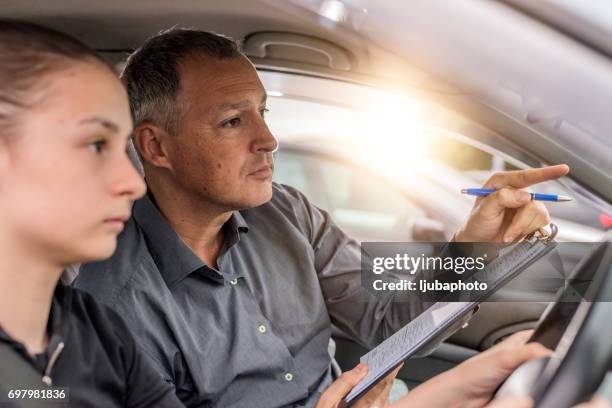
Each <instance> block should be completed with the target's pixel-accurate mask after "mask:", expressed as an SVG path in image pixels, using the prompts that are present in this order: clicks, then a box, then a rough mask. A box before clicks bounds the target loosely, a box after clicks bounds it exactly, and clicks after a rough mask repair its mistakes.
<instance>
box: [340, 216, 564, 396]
mask: <svg viewBox="0 0 612 408" xmlns="http://www.w3.org/2000/svg"><path fill="white" fill-rule="evenodd" d="M549 228H550V231H548V230H546V229H544V228H541V229H540V230H538V231H536V232H535V233H533V234H531V235H530V236H527V237H526V238H525V240H523V241H521V242H518V243H515V244H511V245H510V246H508V247H506V248H503V249H502V250H501V251H500V253H499V254H498V256H497V257H495V259H493V260H491V262H489V263H488V264H487V265H486V266H485V267H484V268H483V269H482V270H481V271H479V272H476V273H475V274H474V275H472V276H471V277H469V278H468V279H466V282H469V281H477V280H479V279H480V280H481V281H482V280H485V281H486V282H488V287H487V289H486V290H483V291H482V292H480V293H479V294H478V295H476V296H475V297H474V296H472V299H470V301H466V302H461V301H452V302H449V301H447V300H448V298H449V297H450V296H448V297H442V299H441V301H439V302H436V303H434V304H433V305H432V306H430V307H429V308H428V309H426V310H425V311H424V312H423V313H421V314H420V315H418V316H417V317H416V318H414V319H413V320H412V321H411V322H410V323H408V324H407V325H406V326H404V327H403V328H401V329H400V330H398V331H397V332H396V333H395V334H393V335H392V336H391V337H389V338H387V339H386V340H385V341H383V342H382V343H380V344H379V345H378V346H377V347H375V348H374V349H372V350H370V351H369V352H368V353H366V354H364V355H363V356H362V357H361V359H360V362H362V363H365V364H367V365H368V374H367V376H366V378H364V379H363V380H362V381H361V382H360V383H359V384H357V385H356V386H355V387H354V388H353V389H352V390H351V392H349V394H348V395H347V396H346V397H345V399H344V400H343V401H342V402H341V403H340V408H348V407H350V406H351V405H353V404H354V403H356V402H357V401H358V400H359V398H361V397H362V396H363V395H365V394H366V393H367V392H368V391H369V390H370V389H371V388H372V387H374V386H375V385H376V384H377V383H378V382H379V381H381V380H382V379H383V378H385V377H386V376H387V374H389V373H390V372H391V371H393V370H394V369H395V368H396V367H397V366H399V365H400V364H401V363H402V362H404V361H405V360H407V359H409V358H410V357H413V356H415V355H416V354H417V353H419V354H425V353H423V351H433V350H434V349H435V348H436V347H437V346H438V345H439V344H440V343H442V342H443V341H444V340H446V339H447V338H449V337H450V336H451V335H452V334H453V333H455V332H456V331H458V330H459V329H460V328H462V327H464V326H465V324H466V323H467V321H469V319H470V318H471V317H472V316H473V315H474V313H475V312H476V311H477V310H478V305H479V304H480V303H481V302H482V301H484V300H485V299H486V298H487V297H489V296H491V295H492V294H493V293H495V292H496V291H497V290H499V289H500V288H501V287H502V286H504V285H505V284H506V283H508V282H509V281H510V280H512V279H513V278H515V277H516V276H518V275H519V274H520V273H521V272H523V271H524V270H525V269H527V268H528V267H529V266H530V265H531V264H533V263H534V262H536V261H537V260H538V259H540V258H542V257H543V256H544V255H546V254H547V253H548V252H550V251H551V250H552V249H553V248H554V247H555V246H556V241H554V238H555V236H556V235H557V232H558V228H557V226H556V225H554V224H550V225H549ZM483 278H484V279H483Z"/></svg>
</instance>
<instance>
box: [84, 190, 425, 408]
mask: <svg viewBox="0 0 612 408" xmlns="http://www.w3.org/2000/svg"><path fill="white" fill-rule="evenodd" d="M224 233H225V243H224V246H223V248H222V250H221V253H220V255H219V257H218V259H217V264H218V266H219V268H218V270H217V269H213V268H211V267H209V266H207V265H205V264H204V263H203V262H202V260H201V259H200V258H199V257H198V256H196V255H195V254H194V253H193V252H192V251H191V249H190V248H189V247H188V246H187V245H186V244H185V243H184V242H183V241H182V240H181V238H180V237H179V236H178V235H177V234H176V233H175V232H174V230H173V229H172V228H171V227H170V226H169V224H168V223H167V222H166V220H165V219H164V217H163V215H162V214H161V213H160V212H159V210H158V209H157V208H156V206H155V205H154V203H153V202H152V201H151V199H150V198H149V197H144V198H142V199H140V200H139V201H137V202H136V203H135V204H134V210H133V217H132V218H131V219H130V220H129V221H128V223H127V224H126V227H125V229H124V231H123V232H122V233H121V235H120V236H119V243H118V248H117V251H116V252H115V254H114V255H113V256H112V258H110V259H109V260H106V261H103V262H97V263H92V264H87V265H84V266H83V267H82V268H81V272H80V274H79V277H78V278H77V280H76V286H77V287H79V288H81V289H84V290H87V291H89V292H90V293H91V294H92V295H93V296H94V297H96V298H97V299H98V300H100V301H102V302H103V303H106V304H108V305H109V306H111V307H112V308H114V309H115V310H116V311H118V312H119V313H120V314H121V315H122V316H123V317H124V318H125V319H126V321H127V323H128V325H129V327H130V328H131V329H132V330H133V331H134V335H135V338H136V339H137V341H138V342H139V344H140V346H141V347H142V348H143V349H144V351H145V352H146V353H147V354H148V355H149V356H150V357H151V358H152V359H153V360H154V362H155V363H157V366H158V367H159V369H160V370H161V371H162V373H163V374H164V375H165V376H166V378H167V380H168V381H169V382H172V383H173V384H174V385H175V387H176V392H177V394H178V396H179V398H181V400H183V401H184V402H185V403H186V404H187V405H189V406H219V407H280V406H291V405H295V406H302V405H304V406H313V405H314V404H315V403H316V401H317V400H318V398H319V395H320V392H321V391H323V390H324V389H325V388H326V387H327V386H328V385H329V384H330V383H331V381H332V372H331V368H330V363H331V357H330V355H329V353H328V342H329V339H330V328H331V323H332V322H333V323H334V324H335V325H336V326H337V327H338V328H339V329H341V330H342V331H343V332H344V333H346V334H347V335H348V336H350V337H351V338H353V339H354V340H355V341H357V342H359V343H361V344H363V345H365V346H366V347H372V346H374V345H376V344H377V343H378V342H380V341H382V340H383V339H384V338H386V337H387V336H389V335H391V334H392V333H393V332H394V331H395V330H397V329H398V328H400V327H401V326H403V325H404V324H406V323H407V322H408V321H409V320H410V319H411V318H412V317H414V316H415V315H416V314H418V313H419V312H420V310H414V308H411V307H409V306H408V304H406V303H392V302H390V300H391V298H385V297H379V296H376V297H375V296H372V295H371V294H369V293H368V292H367V291H366V290H365V289H363V288H362V286H361V276H360V266H361V264H360V247H359V244H358V243H357V242H356V241H354V240H353V239H350V238H349V237H348V236H347V235H346V234H344V233H343V232H342V231H341V230H340V229H339V228H338V227H337V226H336V225H335V224H334V223H333V222H332V220H331V219H330V217H329V215H328V214H327V213H325V212H324V211H322V210H320V209H318V208H317V207H315V206H313V205H312V204H310V203H309V202H308V200H307V199H306V198H305V197H304V196H303V195H302V194H301V193H300V192H298V191H296V190H295V189H293V188H290V187H287V186H282V185H278V184H274V186H273V197H272V199H271V201H269V202H268V203H266V204H264V205H262V206H259V207H256V208H252V209H248V210H244V211H236V212H234V214H233V216H232V217H231V219H230V220H229V221H228V222H227V223H226V224H225V225H224Z"/></svg>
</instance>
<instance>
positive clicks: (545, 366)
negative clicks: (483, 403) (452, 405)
mask: <svg viewBox="0 0 612 408" xmlns="http://www.w3.org/2000/svg"><path fill="white" fill-rule="evenodd" d="M611 238H612V235H610V234H608V235H607V236H606V237H605V239H604V240H603V241H602V242H599V243H597V244H596V245H595V247H594V248H593V250H592V251H591V252H590V253H589V254H588V255H587V256H585V257H584V258H583V259H582V260H581V261H580V262H579V263H578V265H576V268H575V269H574V271H573V273H572V275H571V277H570V279H569V281H568V283H567V284H566V285H565V286H564V287H562V288H561V289H560V290H559V292H558V293H557V296H556V298H555V301H554V302H553V303H551V305H549V307H548V308H547V309H546V310H545V312H544V314H543V315H542V317H541V319H540V321H539V323H538V325H537V327H536V329H535V331H534V333H533V335H532V337H531V339H530V340H529V341H535V342H538V343H541V344H543V345H544V346H546V347H548V348H549V349H551V350H554V354H553V356H552V357H550V358H541V359H535V360H531V361H529V362H527V363H525V364H523V365H522V366H521V367H519V368H518V369H517V370H516V371H515V372H514V373H512V375H510V377H508V379H507V380H506V381H505V382H504V383H503V384H502V385H501V386H500V388H499V389H498V390H497V393H496V394H495V398H500V397H504V396H509V395H513V396H529V397H531V398H532V399H533V401H534V404H535V406H536V407H539V408H562V407H571V406H573V405H575V404H578V403H580V402H584V401H586V400H588V399H589V398H590V396H591V394H592V393H593V392H594V391H595V390H596V389H597V387H598V386H599V384H600V383H601V381H602V379H603V377H604V375H605V374H606V372H607V370H608V366H609V363H610V361H612V239H611ZM576 288H579V289H580V290H579V292H580V293H581V294H582V296H581V299H580V300H576V298H575V295H576V292H575V290H576Z"/></svg>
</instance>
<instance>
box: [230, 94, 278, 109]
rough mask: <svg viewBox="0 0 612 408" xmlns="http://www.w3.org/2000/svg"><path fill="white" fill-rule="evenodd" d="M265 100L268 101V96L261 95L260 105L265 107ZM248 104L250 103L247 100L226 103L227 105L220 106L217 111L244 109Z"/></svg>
mask: <svg viewBox="0 0 612 408" xmlns="http://www.w3.org/2000/svg"><path fill="white" fill-rule="evenodd" d="M267 100H268V95H266V94H263V97H262V98H261V105H265V103H266V101H267ZM250 104H251V101H249V100H244V101H240V102H227V103H224V104H221V105H220V106H219V110H220V111H225V110H231V109H236V110H240V109H244V108H246V107H248V106H249V105H250Z"/></svg>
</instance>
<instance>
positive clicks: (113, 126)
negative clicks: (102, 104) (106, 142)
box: [79, 116, 119, 133]
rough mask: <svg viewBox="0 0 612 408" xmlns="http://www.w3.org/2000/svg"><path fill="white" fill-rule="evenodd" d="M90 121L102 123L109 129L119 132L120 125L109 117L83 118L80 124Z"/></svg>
mask: <svg viewBox="0 0 612 408" xmlns="http://www.w3.org/2000/svg"><path fill="white" fill-rule="evenodd" d="M90 123H97V124H99V125H101V126H102V127H104V128H105V129H107V130H110V131H111V132H113V133H118V132H119V126H118V125H117V124H116V123H115V122H113V121H111V120H108V119H105V118H100V117H97V116H95V117H93V118H87V119H83V120H80V121H79V125H85V124H90Z"/></svg>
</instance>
